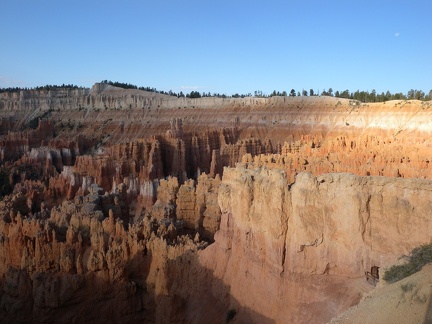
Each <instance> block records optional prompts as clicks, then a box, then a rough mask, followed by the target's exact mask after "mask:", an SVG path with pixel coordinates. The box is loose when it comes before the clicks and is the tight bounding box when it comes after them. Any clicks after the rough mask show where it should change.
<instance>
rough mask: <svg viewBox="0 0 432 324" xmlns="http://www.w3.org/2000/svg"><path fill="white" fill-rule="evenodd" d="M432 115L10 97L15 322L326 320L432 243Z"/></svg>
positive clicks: (3, 144)
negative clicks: (376, 275)
mask: <svg viewBox="0 0 432 324" xmlns="http://www.w3.org/2000/svg"><path fill="white" fill-rule="evenodd" d="M431 117H432V103H431V102H430V101H416V100H397V101H388V102H383V103H361V102H358V101H355V100H349V99H341V98H335V97H318V96H317V97H270V98H255V97H245V98H212V97H207V98H197V99H191V98H176V97H172V96H167V95H162V94H158V93H152V92H146V91H142V90H133V89H132V90H131V89H129V90H125V89H121V88H116V87H113V86H111V85H107V84H99V83H98V84H95V85H94V86H93V87H92V88H91V89H52V90H23V91H20V92H12V93H0V296H1V298H0V320H1V321H2V322H23V323H40V322H54V321H55V322H103V321H105V322H110V323H111V322H112V323H119V322H122V323H123V322H125V323H135V322H144V323H203V322H205V323H224V322H232V323H311V322H313V323H326V322H329V321H330V320H331V319H332V318H335V317H336V316H338V315H340V314H341V313H342V312H343V311H345V310H347V309H348V308H349V307H351V306H354V305H356V304H358V303H359V302H360V301H361V300H362V298H363V297H364V296H366V295H367V294H369V293H372V292H373V291H374V290H379V289H386V288H387V286H386V283H385V282H384V281H383V280H380V281H379V282H378V283H377V284H376V285H373V284H370V283H369V282H368V281H367V280H366V278H365V272H366V271H370V269H371V267H372V266H378V267H380V274H383V273H384V271H385V270H386V269H388V268H389V267H390V266H392V265H394V264H396V263H400V262H401V260H400V258H401V257H402V256H404V255H409V253H410V251H411V250H412V249H413V248H415V247H418V246H421V245H423V244H429V243H430V241H431V239H430V233H431V231H432V219H431V218H430V216H429V215H431V214H432V213H431V212H432V173H431V171H432V170H431V166H430V161H431V160H430V159H431V155H430V152H431V146H432V141H431V140H430V138H431V136H430V135H431V130H432V118H431ZM388 286H391V285H388ZM425 298H426V299H427V301H429V302H428V303H426V302H425V304H426V305H427V304H430V303H431V301H430V300H429V299H431V297H430V296H427V297H425Z"/></svg>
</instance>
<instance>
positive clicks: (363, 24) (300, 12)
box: [0, 0, 432, 95]
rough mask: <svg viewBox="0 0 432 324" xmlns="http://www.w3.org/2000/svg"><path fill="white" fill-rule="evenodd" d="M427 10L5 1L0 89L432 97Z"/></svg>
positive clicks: (360, 5) (320, 0)
mask: <svg viewBox="0 0 432 324" xmlns="http://www.w3.org/2000/svg"><path fill="white" fill-rule="evenodd" d="M431 14H432V1H431V0H406V1H402V0H388V1H384V0H375V1H369V0H367V1H363V0H362V1H360V0H358V1H350V0H340V1H339V0H334V1H333V0H327V1H325V0H310V1H300V0H294V1H274V0H266V1H254V0H249V1H243V0H229V1H226V0H217V1H216V0H214V1H213V0H201V1H192V0H183V1H180V0H161V1H158V0H153V1H144V0H141V1H138V0H122V1H120V0H116V1H114V0H103V1H102V0H101V1H96V0H86V1H81V0H77V1H64V0H57V1H48V0H38V1H35V0H2V1H1V2H0V87H15V86H18V87H34V86H39V85H46V84H57V85H60V84H62V83H66V84H70V83H72V84H76V85H80V86H86V87H90V86H91V85H92V84H94V83H95V82H99V81H101V80H105V79H107V80H112V81H119V82H126V83H131V84H135V85H138V86H150V87H155V88H157V89H158V90H165V91H168V90H173V91H175V92H179V91H180V90H182V91H183V92H185V93H186V92H190V91H191V90H197V91H199V92H211V93H213V92H219V93H226V94H228V95H230V94H234V93H237V92H238V93H248V92H250V93H253V92H254V91H255V90H261V91H263V92H264V93H265V94H269V93H271V92H272V91H273V90H277V91H283V90H285V91H287V92H289V91H290V90H291V89H292V88H294V89H295V90H296V91H302V89H305V90H308V91H309V89H311V88H313V89H314V90H315V91H317V90H319V91H322V90H323V89H328V88H330V87H331V88H333V90H334V91H335V90H345V89H349V90H350V91H356V90H357V89H360V90H369V91H371V90H372V89H376V90H377V92H379V93H380V92H381V91H386V90H390V91H391V92H403V93H406V92H407V91H408V90H409V89H419V90H423V91H425V92H426V93H428V92H429V90H431V89H432V62H431V60H432V19H431Z"/></svg>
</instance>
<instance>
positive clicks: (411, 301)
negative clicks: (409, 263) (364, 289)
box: [330, 265, 432, 324]
mask: <svg viewBox="0 0 432 324" xmlns="http://www.w3.org/2000/svg"><path fill="white" fill-rule="evenodd" d="M380 285H382V286H381V287H379V286H378V287H377V288H376V289H375V290H373V291H372V292H371V293H369V294H366V295H365V296H364V298H363V299H362V301H361V302H360V303H359V304H358V305H357V306H354V307H351V308H349V309H348V310H347V311H345V312H344V313H342V314H341V315H340V316H338V317H337V318H334V319H333V320H332V321H331V322H330V323H333V324H336V323H337V324H342V323H347V324H348V323H350V324H351V323H359V324H360V323H362V324H366V323H371V324H372V323H406V324H408V323H432V265H427V266H425V267H424V268H423V269H422V270H421V271H420V272H418V273H416V274H414V275H412V276H410V277H407V278H405V279H403V280H401V281H399V282H396V283H393V284H388V285H387V284H385V283H383V282H381V283H380Z"/></svg>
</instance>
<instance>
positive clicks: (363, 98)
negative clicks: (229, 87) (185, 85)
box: [0, 80, 432, 102]
mask: <svg viewBox="0 0 432 324" xmlns="http://www.w3.org/2000/svg"><path fill="white" fill-rule="evenodd" d="M101 83H104V84H109V85H112V86H115V87H119V88H123V89H137V90H144V91H149V92H154V93H160V94H164V95H169V96H174V97H177V98H184V97H185V98H205V97H215V98H245V97H257V98H269V97H275V96H282V97H285V96H290V97H300V96H302V97H307V96H309V97H313V96H329V97H336V98H345V99H352V100H358V101H360V102H384V101H388V100H413V99H416V100H432V90H430V91H429V93H427V94H426V93H425V92H424V91H423V90H417V89H411V90H409V91H408V92H407V93H406V94H405V93H402V92H396V93H391V92H390V91H386V92H381V93H378V92H377V91H376V90H374V89H373V90H372V91H370V92H369V91H360V90H357V91H355V92H350V91H349V90H343V91H339V90H337V91H333V89H332V88H328V89H327V90H326V89H323V90H322V91H321V92H320V91H319V90H318V91H316V92H315V90H313V89H310V90H309V91H307V90H305V89H302V91H296V90H295V89H291V91H290V92H287V91H276V90H274V91H273V92H272V93H270V94H265V93H263V92H262V91H261V90H255V91H254V93H253V94H252V93H250V92H249V93H246V94H239V93H235V94H232V95H226V94H220V93H216V92H214V93H210V92H201V93H200V92H199V91H196V90H193V91H191V92H190V93H186V94H184V93H183V91H180V92H178V93H176V92H174V91H172V90H169V91H162V90H157V89H156V88H154V87H153V88H152V87H138V86H136V85H134V84H130V83H123V82H118V81H114V82H113V81H108V80H103V81H101ZM50 89H83V87H79V86H77V85H74V84H62V85H45V86H40V87H35V88H19V87H14V88H11V87H9V88H0V93H1V92H19V91H21V90H50Z"/></svg>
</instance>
